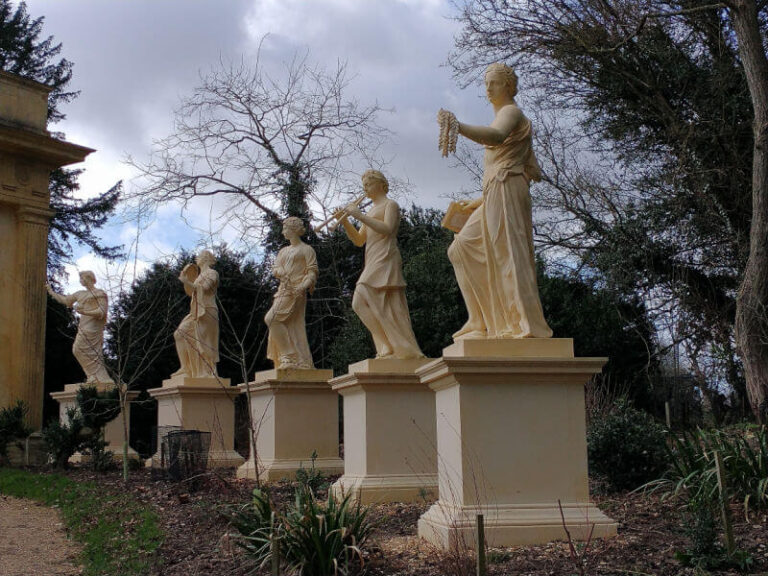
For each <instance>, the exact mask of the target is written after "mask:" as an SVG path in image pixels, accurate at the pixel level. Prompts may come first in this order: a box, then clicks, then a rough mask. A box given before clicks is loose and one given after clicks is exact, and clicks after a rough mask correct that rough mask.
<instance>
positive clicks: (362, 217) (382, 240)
mask: <svg viewBox="0 0 768 576" xmlns="http://www.w3.org/2000/svg"><path fill="white" fill-rule="evenodd" d="M362 180H363V190H364V191H365V195H364V196H362V197H360V198H358V199H357V200H355V202H353V203H351V204H348V205H347V206H346V207H345V208H344V209H342V210H339V211H337V212H336V213H335V214H334V217H335V218H336V219H337V221H338V222H339V223H341V225H342V226H343V227H344V231H345V232H346V234H347V236H348V237H349V239H350V240H351V241H352V242H353V243H354V245H355V246H365V265H364V267H363V272H362V274H360V278H359V279H358V281H357V286H356V287H355V293H354V296H353V297H352V309H353V310H354V311H355V314H357V315H358V317H359V318H360V320H362V322H363V324H364V325H365V327H366V328H367V329H368V331H369V332H370V333H371V336H372V337H373V343H374V346H375V347H376V357H377V358H420V357H422V356H424V355H423V354H422V353H421V350H420V349H419V345H418V343H417V342H416V337H415V336H414V334H413V329H412V328H411V317H410V314H409V313H408V303H407V301H406V299H405V279H404V277H403V261H402V258H401V256H400V250H399V249H398V247H397V229H398V227H399V226H400V207H399V206H398V205H397V203H396V202H395V201H394V200H392V199H390V198H389V197H387V192H388V191H389V183H388V182H387V179H386V178H385V177H384V175H383V174H382V173H381V172H379V171H378V170H368V171H366V172H365V173H364V174H363V178H362ZM365 198H369V199H370V200H371V201H372V204H373V206H372V208H371V209H370V210H369V211H368V213H367V214H363V212H362V211H361V210H360V204H361V203H362V201H363V200H364V199H365ZM350 217H352V218H355V219H356V220H358V221H359V222H360V223H361V227H360V229H357V228H356V227H355V226H354V225H353V224H352V222H350V221H349V219H350Z"/></svg>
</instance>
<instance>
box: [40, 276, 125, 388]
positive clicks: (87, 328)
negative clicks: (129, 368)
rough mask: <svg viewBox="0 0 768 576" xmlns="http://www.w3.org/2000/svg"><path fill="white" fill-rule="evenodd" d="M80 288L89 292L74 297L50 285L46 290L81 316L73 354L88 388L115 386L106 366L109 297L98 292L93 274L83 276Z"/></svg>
mask: <svg viewBox="0 0 768 576" xmlns="http://www.w3.org/2000/svg"><path fill="white" fill-rule="evenodd" d="M80 284H82V286H83V288H85V290H78V291H77V292H75V293H74V294H67V295H64V294H57V293H56V292H54V291H53V289H52V288H51V286H50V284H46V285H45V287H46V289H47V290H48V294H50V295H51V298H53V299H54V300H56V302H58V303H59V304H63V305H64V306H67V307H68V308H72V309H73V310H74V311H75V312H77V314H78V315H79V316H80V320H79V322H78V325H77V336H75V342H74V343H73V344H72V354H73V355H74V356H75V359H76V360H77V361H78V363H79V364H80V366H81V367H82V369H83V372H85V382H86V384H112V383H114V381H113V380H112V378H111V377H110V376H109V374H108V373H107V369H106V368H105V366H104V352H103V345H104V326H105V325H106V323H107V307H108V300H107V293H106V292H104V290H100V289H98V288H96V275H95V274H94V273H93V272H91V271H90V270H84V271H82V272H80Z"/></svg>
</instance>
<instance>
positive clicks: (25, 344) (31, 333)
mask: <svg viewBox="0 0 768 576" xmlns="http://www.w3.org/2000/svg"><path fill="white" fill-rule="evenodd" d="M53 214H54V212H53V211H52V210H47V209H41V208H32V207H28V206H25V207H22V208H20V209H19V210H18V211H17V212H16V215H17V219H18V223H19V224H18V225H19V230H20V232H21V234H20V236H21V243H20V249H21V254H22V256H23V260H22V262H21V265H22V270H21V278H22V282H23V286H24V290H23V291H22V292H21V297H22V302H20V304H21V306H20V307H21V309H22V318H23V327H22V332H21V338H22V340H21V350H28V351H37V353H36V354H29V353H28V354H22V355H21V356H20V361H21V362H20V364H21V365H20V366H19V369H20V370H19V372H20V374H19V380H20V382H19V384H20V387H19V388H20V390H19V391H20V397H21V399H22V400H23V401H24V402H25V403H26V404H27V406H29V420H30V423H31V424H32V425H33V426H34V427H35V428H38V427H39V426H40V425H41V424H42V421H43V386H42V382H43V376H44V368H45V366H44V360H45V309H46V306H45V304H46V301H45V287H44V285H43V282H42V281H41V279H44V278H45V276H46V254H47V249H48V221H49V219H50V218H51V216H53Z"/></svg>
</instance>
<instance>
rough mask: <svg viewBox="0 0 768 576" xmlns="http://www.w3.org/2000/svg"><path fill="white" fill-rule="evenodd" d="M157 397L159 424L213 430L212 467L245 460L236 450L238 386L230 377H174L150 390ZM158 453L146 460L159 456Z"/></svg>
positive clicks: (151, 394) (231, 465) (226, 465)
mask: <svg viewBox="0 0 768 576" xmlns="http://www.w3.org/2000/svg"><path fill="white" fill-rule="evenodd" d="M147 392H149V395H150V396H152V398H154V399H155V400H157V425H158V426H180V427H181V428H183V429H185V430H200V431H203V432H210V433H211V447H210V450H209V452H208V467H209V468H232V467H236V466H240V465H241V464H242V463H243V462H244V461H245V459H244V458H243V457H242V456H240V454H238V453H237V452H235V404H234V400H235V397H236V396H237V395H238V394H239V390H238V389H237V388H236V387H232V386H230V385H229V379H227V378H218V377H216V378H213V377H210V378H188V377H184V376H174V377H173V378H171V379H169V380H164V381H163V385H162V387H160V388H153V389H151V390H147ZM157 458H158V455H157V454H155V455H153V456H152V458H150V459H149V460H148V461H147V463H146V464H147V466H151V465H152V460H153V459H155V460H156V459H157Z"/></svg>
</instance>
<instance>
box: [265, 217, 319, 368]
mask: <svg viewBox="0 0 768 576" xmlns="http://www.w3.org/2000/svg"><path fill="white" fill-rule="evenodd" d="M305 232H306V230H305V229H304V224H303V223H302V222H301V220H300V219H299V218H296V217H293V216H291V217H289V218H286V219H285V220H284V221H283V236H285V238H286V239H287V240H288V241H289V242H290V244H289V245H288V246H286V247H285V248H282V249H281V250H280V252H278V253H277V258H276V259H275V265H274V266H273V267H272V274H273V275H274V276H275V278H277V279H278V280H280V285H279V286H278V288H277V293H276V294H275V299H274V301H273V302H272V308H270V309H269V312H267V315H266V316H265V317H264V322H266V324H267V326H268V327H269V341H268V343H267V358H269V359H270V360H272V362H274V363H275V368H314V367H315V365H314V364H313V362H312V353H311V352H310V350H309V342H308V341H307V329H306V326H305V323H304V312H305V309H306V307H307V292H309V293H310V294H311V293H312V292H313V291H314V289H315V283H316V282H317V275H318V269H317V257H316V256H315V251H314V250H313V249H312V248H311V247H310V246H307V245H306V244H305V243H304V242H302V241H301V236H303V235H304V233H305Z"/></svg>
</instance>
